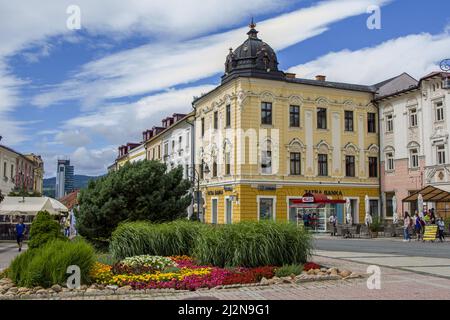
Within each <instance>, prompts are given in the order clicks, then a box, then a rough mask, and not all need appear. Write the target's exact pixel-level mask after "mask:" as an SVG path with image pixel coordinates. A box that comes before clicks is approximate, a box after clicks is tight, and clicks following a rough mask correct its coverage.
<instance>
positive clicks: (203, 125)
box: [201, 118, 205, 137]
mask: <svg viewBox="0 0 450 320" xmlns="http://www.w3.org/2000/svg"><path fill="white" fill-rule="evenodd" d="M201 130H202V137H204V136H205V118H202V119H201Z"/></svg>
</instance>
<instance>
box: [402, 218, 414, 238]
mask: <svg viewBox="0 0 450 320" xmlns="http://www.w3.org/2000/svg"><path fill="white" fill-rule="evenodd" d="M411 223H412V220H411V218H410V216H409V213H408V211H405V215H404V218H403V242H408V241H411V236H410V234H409V228H410V226H411Z"/></svg>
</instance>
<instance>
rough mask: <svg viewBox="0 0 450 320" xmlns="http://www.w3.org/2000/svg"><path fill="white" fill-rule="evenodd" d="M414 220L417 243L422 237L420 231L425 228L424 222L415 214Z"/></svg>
mask: <svg viewBox="0 0 450 320" xmlns="http://www.w3.org/2000/svg"><path fill="white" fill-rule="evenodd" d="M414 218H415V219H414V222H415V223H414V230H415V231H416V235H417V241H419V240H420V238H421V236H422V229H423V228H424V227H425V222H424V221H423V220H422V218H421V217H420V216H419V215H418V214H417V213H416V215H415V217H414Z"/></svg>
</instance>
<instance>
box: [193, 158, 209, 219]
mask: <svg viewBox="0 0 450 320" xmlns="http://www.w3.org/2000/svg"><path fill="white" fill-rule="evenodd" d="M191 169H193V176H192V181H193V182H194V183H197V216H196V220H200V173H199V172H198V171H197V169H196V168H195V166H193V167H191ZM202 171H203V173H206V174H208V173H209V172H210V171H209V167H208V165H207V164H205V167H204V168H202Z"/></svg>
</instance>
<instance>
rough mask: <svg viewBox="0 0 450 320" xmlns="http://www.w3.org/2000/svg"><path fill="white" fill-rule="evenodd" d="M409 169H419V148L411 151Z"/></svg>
mask: <svg viewBox="0 0 450 320" xmlns="http://www.w3.org/2000/svg"><path fill="white" fill-rule="evenodd" d="M409 167H410V168H418V167H419V150H417V148H414V149H411V150H409Z"/></svg>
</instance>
